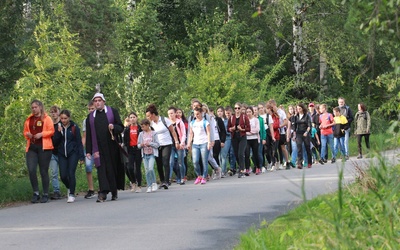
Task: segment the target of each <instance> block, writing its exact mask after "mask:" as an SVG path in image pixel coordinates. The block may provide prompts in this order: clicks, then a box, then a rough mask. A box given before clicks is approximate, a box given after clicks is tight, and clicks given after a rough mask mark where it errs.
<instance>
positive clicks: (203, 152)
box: [192, 143, 210, 178]
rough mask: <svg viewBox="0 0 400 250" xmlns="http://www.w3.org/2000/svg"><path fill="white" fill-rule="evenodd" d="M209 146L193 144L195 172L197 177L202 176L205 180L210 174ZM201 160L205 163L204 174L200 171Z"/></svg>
mask: <svg viewBox="0 0 400 250" xmlns="http://www.w3.org/2000/svg"><path fill="white" fill-rule="evenodd" d="M207 144H208V143H204V144H193V145H192V159H193V164H194V170H195V172H196V174H197V176H202V177H203V178H206V177H207V174H208V167H207V166H208V154H209V152H210V151H209V150H208V149H207ZM200 160H201V162H202V163H203V166H205V167H204V168H203V173H201V170H200Z"/></svg>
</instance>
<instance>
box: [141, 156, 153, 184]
mask: <svg viewBox="0 0 400 250" xmlns="http://www.w3.org/2000/svg"><path fill="white" fill-rule="evenodd" d="M155 161H156V158H155V157H154V155H146V154H145V155H144V156H143V165H144V170H145V172H146V182H147V187H150V186H151V185H152V184H153V183H156V173H155V172H154V162H155Z"/></svg>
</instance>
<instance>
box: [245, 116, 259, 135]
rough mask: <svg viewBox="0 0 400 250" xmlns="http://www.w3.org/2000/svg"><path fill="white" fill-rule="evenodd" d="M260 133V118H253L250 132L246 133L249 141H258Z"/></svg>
mask: <svg viewBox="0 0 400 250" xmlns="http://www.w3.org/2000/svg"><path fill="white" fill-rule="evenodd" d="M259 133H260V121H259V120H258V118H255V117H253V118H251V119H250V132H247V133H246V137H247V140H253V139H258V138H259V135H260V134H259Z"/></svg>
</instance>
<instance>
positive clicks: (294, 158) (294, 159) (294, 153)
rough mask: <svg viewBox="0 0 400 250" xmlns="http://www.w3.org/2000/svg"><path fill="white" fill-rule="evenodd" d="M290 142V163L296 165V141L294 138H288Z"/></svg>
mask: <svg viewBox="0 0 400 250" xmlns="http://www.w3.org/2000/svg"><path fill="white" fill-rule="evenodd" d="M290 144H291V145H292V161H291V162H292V163H293V165H296V161H297V143H296V140H293V139H290Z"/></svg>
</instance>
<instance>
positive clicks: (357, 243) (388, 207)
mask: <svg viewBox="0 0 400 250" xmlns="http://www.w3.org/2000/svg"><path fill="white" fill-rule="evenodd" d="M378 159H379V163H378V164H376V165H375V166H371V167H370V168H369V169H368V170H364V169H362V168H360V167H356V169H357V173H358V174H357V176H356V180H355V182H354V183H352V184H350V185H343V184H342V183H341V181H340V183H339V190H338V191H337V192H336V193H334V194H327V195H322V196H319V197H317V198H315V199H313V200H311V201H307V202H304V203H303V204H302V205H300V206H298V207H297V208H296V209H294V210H292V211H290V212H289V213H288V214H285V215H283V216H280V217H278V218H277V219H276V220H274V221H273V222H271V223H268V222H266V221H263V222H262V223H261V225H260V226H259V227H257V228H256V227H253V228H251V229H250V230H249V231H248V232H247V233H246V234H243V235H242V236H241V240H240V243H239V245H237V246H236V247H235V249H237V250H239V249H400V206H399V205H400V204H399V203H400V165H398V166H394V167H388V166H387V164H386V163H385V161H384V159H383V158H381V157H380V156H378Z"/></svg>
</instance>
